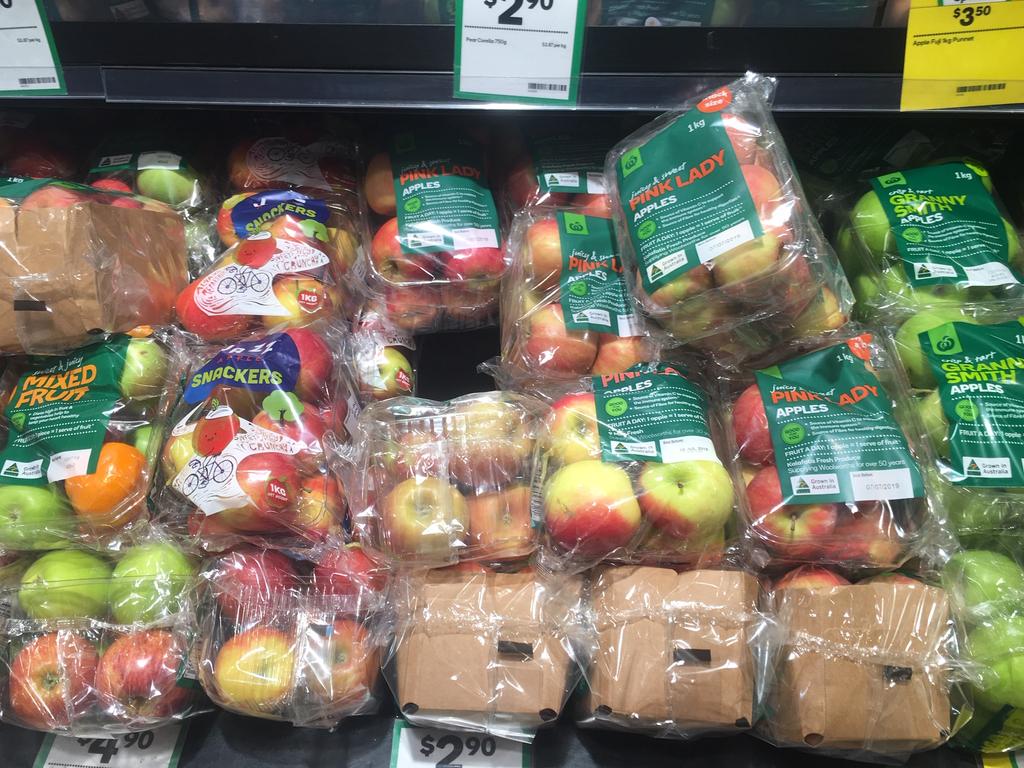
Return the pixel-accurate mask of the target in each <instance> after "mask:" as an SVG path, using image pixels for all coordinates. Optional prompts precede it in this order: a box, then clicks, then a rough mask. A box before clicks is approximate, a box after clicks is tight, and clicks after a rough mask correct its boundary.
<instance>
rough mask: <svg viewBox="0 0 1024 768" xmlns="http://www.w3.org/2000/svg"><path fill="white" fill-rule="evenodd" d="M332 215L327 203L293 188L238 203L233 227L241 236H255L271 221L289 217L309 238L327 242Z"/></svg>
mask: <svg viewBox="0 0 1024 768" xmlns="http://www.w3.org/2000/svg"><path fill="white" fill-rule="evenodd" d="M330 215H331V214H330V211H329V210H328V209H327V203H326V202H325V201H324V200H321V199H319V198H316V197H310V196H309V195H304V194H302V193H301V192H296V191H295V190H293V189H276V190H269V191H266V192H257V193H256V194H255V195H250V196H249V197H245V198H244V199H242V200H240V201H239V202H237V203H236V204H235V205H234V206H233V207H232V208H231V226H232V227H233V228H234V230H235V234H236V235H238V236H239V237H243V238H244V237H252V236H253V235H255V234H257V233H259V232H260V231H262V229H263V227H264V226H266V224H267V223H268V222H271V221H273V220H274V219H277V218H280V217H281V216H288V217H289V218H290V219H292V220H294V221H297V222H298V223H299V227H301V228H302V230H303V232H304V233H305V234H306V235H308V236H309V237H315V238H317V239H318V240H324V241H326V240H327V239H328V237H327V220H328V218H330Z"/></svg>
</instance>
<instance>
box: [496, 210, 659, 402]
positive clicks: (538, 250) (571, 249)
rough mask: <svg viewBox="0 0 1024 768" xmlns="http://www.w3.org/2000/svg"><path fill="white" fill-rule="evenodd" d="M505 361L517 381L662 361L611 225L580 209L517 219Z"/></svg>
mask: <svg viewBox="0 0 1024 768" xmlns="http://www.w3.org/2000/svg"><path fill="white" fill-rule="evenodd" d="M506 254H507V255H506V260H507V261H508V262H509V269H508V272H507V273H506V276H505V279H504V281H503V282H502V292H501V358H502V365H503V367H504V368H506V369H507V371H506V373H507V374H508V375H510V376H512V377H513V378H515V379H522V380H524V381H529V380H534V381H540V382H542V381H543V380H545V379H571V378H578V377H579V376H585V375H587V374H592V375H595V376H596V375H607V374H614V373H622V372H623V371H625V370H627V369H629V368H630V367H632V366H633V365H635V364H637V363H639V362H643V361H646V360H656V359H658V357H659V352H660V349H661V344H660V343H659V342H658V341H656V340H655V339H654V338H652V337H651V336H650V335H649V334H648V332H647V327H646V323H645V322H644V320H643V318H642V317H641V316H640V314H639V312H638V310H637V307H636V305H635V303H634V302H633V300H632V297H631V296H630V294H629V292H628V290H627V287H626V283H625V280H624V279H623V277H622V262H621V261H620V259H619V256H618V250H617V248H616V245H615V234H614V232H613V230H612V225H611V222H610V221H609V220H608V219H604V218H597V217H594V216H589V215H587V214H584V213H582V211H581V210H577V209H572V210H570V209H567V208H566V209H554V208H541V207H534V208H529V209H527V210H524V211H521V212H520V213H518V214H516V217H515V219H514V220H513V223H512V228H511V231H510V233H509V236H508V240H507V241H506Z"/></svg>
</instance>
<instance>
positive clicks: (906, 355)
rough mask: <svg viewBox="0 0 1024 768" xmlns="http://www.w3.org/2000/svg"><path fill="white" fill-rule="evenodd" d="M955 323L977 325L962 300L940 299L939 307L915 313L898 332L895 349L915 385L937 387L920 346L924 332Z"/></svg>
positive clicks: (924, 387) (923, 387)
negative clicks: (965, 310)
mask: <svg viewBox="0 0 1024 768" xmlns="http://www.w3.org/2000/svg"><path fill="white" fill-rule="evenodd" d="M953 322H959V323H972V324H975V325H976V324H977V321H976V320H975V319H974V318H973V317H970V316H969V315H967V313H966V312H964V307H963V302H962V301H960V300H959V299H954V298H944V299H941V300H939V303H938V305H937V306H933V307H931V308H929V309H922V310H921V311H920V312H917V313H915V314H914V315H912V316H911V317H910V318H908V319H907V320H906V321H905V322H904V323H903V325H901V326H900V327H899V330H897V331H896V350H897V351H898V352H899V353H900V360H901V361H902V362H903V367H904V368H906V369H907V375H908V376H909V377H910V383H911V384H912V385H913V386H915V387H919V388H921V389H927V388H929V387H934V386H935V376H934V374H933V373H932V367H931V364H930V363H929V362H928V358H927V357H926V356H925V353H924V350H923V349H922V348H921V334H922V333H924V332H925V331H930V330H931V329H932V328H938V327H939V326H940V325H945V324H946V323H953Z"/></svg>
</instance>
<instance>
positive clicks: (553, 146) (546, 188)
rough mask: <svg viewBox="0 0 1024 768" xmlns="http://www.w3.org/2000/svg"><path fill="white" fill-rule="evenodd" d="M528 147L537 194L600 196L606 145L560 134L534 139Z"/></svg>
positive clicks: (603, 187)
mask: <svg viewBox="0 0 1024 768" xmlns="http://www.w3.org/2000/svg"><path fill="white" fill-rule="evenodd" d="M529 145H530V154H531V156H532V157H533V167H534V169H535V170H536V172H537V184H538V185H539V186H540V191H541V192H545V193H546V192H566V193H586V194H591V195H598V194H604V191H605V184H604V156H605V155H606V154H607V153H608V146H607V144H606V143H604V142H601V141H598V140H596V139H592V138H587V137H580V136H573V135H571V134H564V133H562V134H556V135H554V136H544V137H538V138H534V139H532V140H531V141H530V142H529Z"/></svg>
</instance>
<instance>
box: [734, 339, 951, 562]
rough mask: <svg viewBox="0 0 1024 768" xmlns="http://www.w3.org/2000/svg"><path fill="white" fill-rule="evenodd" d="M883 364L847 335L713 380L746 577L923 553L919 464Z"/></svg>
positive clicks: (877, 349)
mask: <svg viewBox="0 0 1024 768" xmlns="http://www.w3.org/2000/svg"><path fill="white" fill-rule="evenodd" d="M894 356H895V352H894V351H893V349H892V347H891V346H889V344H888V343H887V342H886V340H884V339H881V338H878V337H874V336H872V335H871V334H870V333H867V332H864V331H863V330H862V329H858V328H848V329H847V330H846V331H844V333H843V334H842V335H841V337H840V338H835V337H825V338H821V337H818V338H808V339H804V340H803V341H802V342H799V343H797V344H794V345H789V346H788V347H783V348H781V349H778V350H776V351H775V353H774V354H773V355H772V356H771V357H769V358H765V359H762V360H760V361H758V364H757V367H758V368H759V370H756V371H754V370H751V371H748V372H746V373H744V374H737V375H724V376H723V377H722V378H721V386H722V387H723V390H722V393H721V397H722V400H723V402H727V403H731V404H732V405H731V408H730V409H729V414H728V418H729V420H728V424H729V429H728V434H729V436H730V440H731V443H730V453H731V455H732V456H733V458H734V462H733V472H734V475H735V476H736V481H737V483H738V484H740V485H741V487H744V488H745V489H746V492H745V493H744V494H742V497H743V503H742V508H743V513H744V516H745V517H746V520H747V530H746V536H745V538H746V542H747V544H748V547H749V551H748V556H749V557H750V558H752V559H751V562H752V563H753V564H754V565H755V566H756V567H758V568H764V567H772V568H775V567H783V568H784V567H787V566H792V565H796V564H800V563H818V564H823V565H824V564H833V565H836V566H838V567H840V568H843V569H846V570H849V571H852V572H856V571H859V570H865V569H869V570H870V569H879V568H881V569H890V568H895V567H897V566H899V565H900V564H901V563H903V562H904V561H906V560H907V559H908V558H909V557H911V556H913V555H914V554H915V553H917V552H919V551H921V549H922V548H923V547H925V546H927V545H928V544H929V538H930V536H931V535H932V534H933V533H934V532H935V531H936V529H937V524H936V523H935V521H934V519H933V509H932V505H931V502H930V497H929V492H928V491H930V488H926V480H928V475H927V472H926V470H927V468H928V467H929V465H930V462H931V458H930V456H931V454H930V451H929V450H928V449H927V446H926V445H925V444H924V442H925V441H924V439H923V435H922V428H921V426H920V424H919V422H918V421H917V419H916V418H915V414H914V413H913V408H912V406H911V404H910V398H909V395H908V392H907V384H906V381H905V380H904V379H903V377H902V370H901V368H900V367H899V365H897V364H896V363H895V359H894ZM928 485H930V483H928Z"/></svg>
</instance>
